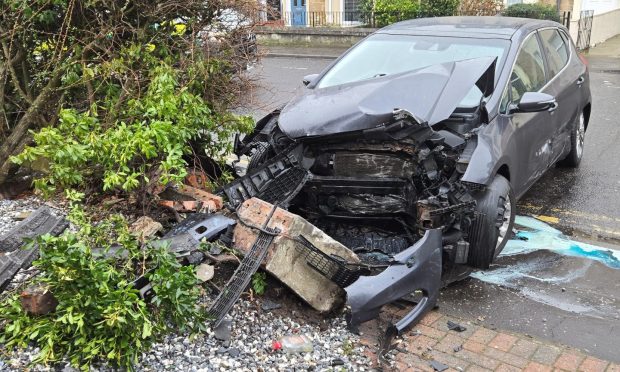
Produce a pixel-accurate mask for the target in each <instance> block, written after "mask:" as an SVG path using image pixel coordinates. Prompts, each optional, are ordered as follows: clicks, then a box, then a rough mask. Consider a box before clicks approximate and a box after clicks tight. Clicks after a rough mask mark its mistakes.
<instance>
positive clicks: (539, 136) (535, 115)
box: [502, 32, 555, 195]
mask: <svg viewBox="0 0 620 372" xmlns="http://www.w3.org/2000/svg"><path fill="white" fill-rule="evenodd" d="M546 83H547V76H546V72H545V62H544V57H543V54H542V48H541V46H540V42H539V39H538V35H537V32H532V33H531V34H530V35H529V36H528V37H527V38H526V39H525V40H524V41H523V42H522V44H521V46H520V49H519V52H518V54H517V57H516V59H515V63H514V65H513V68H512V71H511V75H510V81H509V83H508V86H507V87H506V90H505V91H504V97H503V99H502V111H503V112H504V114H505V115H506V116H507V117H508V119H509V120H510V125H511V126H512V127H513V133H514V136H515V144H516V148H517V157H518V158H517V159H513V164H514V167H516V173H517V174H516V177H514V179H512V180H511V181H512V184H513V187H514V189H515V192H516V194H517V195H520V194H522V193H523V192H525V190H527V189H528V188H529V187H530V186H531V185H532V184H533V183H534V181H536V179H537V178H538V177H540V175H541V174H542V173H543V172H544V171H545V170H546V169H547V165H548V164H549V162H550V161H551V137H552V135H553V133H554V131H555V129H554V125H553V124H552V123H551V121H553V112H549V111H542V112H515V113H511V108H513V107H515V106H516V105H517V104H518V103H519V100H520V99H521V97H523V95H524V94H525V93H526V92H540V91H542V90H543V88H544V87H545V84H546Z"/></svg>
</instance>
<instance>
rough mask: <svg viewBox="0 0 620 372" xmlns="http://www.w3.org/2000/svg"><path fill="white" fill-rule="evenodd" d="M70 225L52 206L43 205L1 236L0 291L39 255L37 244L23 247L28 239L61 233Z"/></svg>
mask: <svg viewBox="0 0 620 372" xmlns="http://www.w3.org/2000/svg"><path fill="white" fill-rule="evenodd" d="M68 225H69V223H68V222H67V221H66V220H65V219H64V217H62V216H57V215H56V214H54V213H53V211H52V209H51V208H49V207H41V208H39V209H37V210H36V211H34V212H32V213H31V214H30V215H29V216H28V217H27V218H26V219H25V220H23V221H21V222H20V223H19V224H17V226H15V227H14V228H13V229H11V230H10V231H9V232H8V233H6V234H5V235H3V236H2V237H0V292H2V291H3V290H4V289H5V287H6V286H7V285H8V284H9V283H10V281H11V279H13V277H14V276H15V274H17V272H18V271H19V270H20V269H22V268H27V267H29V266H30V264H31V263H32V261H34V260H35V259H36V258H37V257H38V255H39V249H38V247H37V245H36V244H35V245H33V246H32V247H30V248H28V249H21V248H22V247H24V246H25V245H26V244H27V241H28V239H33V238H36V237H38V236H40V235H44V234H51V235H59V234H60V233H62V232H63V231H64V230H65V229H66V228H67V226H68Z"/></svg>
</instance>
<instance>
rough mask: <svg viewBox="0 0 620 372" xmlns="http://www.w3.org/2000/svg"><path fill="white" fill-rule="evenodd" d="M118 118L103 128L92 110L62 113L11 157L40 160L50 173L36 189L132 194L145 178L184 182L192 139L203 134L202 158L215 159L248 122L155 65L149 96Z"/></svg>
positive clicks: (20, 160) (145, 182)
mask: <svg viewBox="0 0 620 372" xmlns="http://www.w3.org/2000/svg"><path fill="white" fill-rule="evenodd" d="M104 103H107V102H104ZM114 104H115V102H112V103H111V105H114ZM117 115H118V119H117V120H116V121H115V122H114V123H111V124H106V123H102V122H101V121H100V120H99V117H98V115H97V110H89V111H85V112H78V111H77V110H75V109H63V110H61V112H60V114H59V124H58V125H57V126H53V127H52V126H50V127H46V128H43V129H41V130H40V131H39V132H33V137H34V143H35V145H34V146H32V147H26V148H25V150H24V151H23V152H22V153H21V154H19V155H18V156H16V157H14V158H13V159H14V161H15V162H17V163H19V164H22V163H24V162H35V161H38V160H39V159H44V161H45V162H46V163H47V167H48V170H47V172H46V173H45V174H44V175H43V176H42V177H40V178H38V179H37V180H36V181H35V186H36V187H37V188H38V189H40V190H42V191H45V192H47V193H50V192H53V191H55V190H56V189H57V188H61V189H65V188H69V187H78V186H80V187H82V188H85V186H92V185H100V187H101V190H103V191H108V190H114V189H121V190H124V191H133V190H137V189H141V188H144V187H146V186H147V185H148V184H149V182H150V178H151V177H156V178H157V181H158V183H160V184H164V185H165V184H167V183H168V182H176V181H180V180H182V179H183V178H184V177H185V176H186V170H185V167H186V166H187V164H186V162H185V161H184V160H183V155H186V154H189V153H191V147H190V141H191V140H194V139H196V138H197V137H201V140H202V142H203V143H204V144H206V145H207V146H206V149H207V150H208V153H207V155H209V156H211V157H213V158H215V159H221V158H222V157H223V156H225V155H226V154H228V153H229V152H230V151H231V150H232V148H231V142H230V140H229V139H230V138H232V134H233V133H235V132H237V131H241V132H247V131H248V130H250V129H251V128H252V125H253V124H252V122H251V120H250V119H249V118H246V117H236V116H234V115H232V114H230V115H227V117H222V116H221V115H216V114H214V113H213V112H212V110H211V109H210V107H209V105H208V104H207V103H206V102H205V101H204V100H203V99H202V98H200V97H199V96H196V95H195V94H192V93H191V92H190V90H189V89H187V88H186V87H185V86H181V85H180V84H179V82H178V80H177V76H176V73H175V70H174V69H173V68H171V67H170V66H168V65H167V64H165V63H159V64H158V65H157V66H156V67H154V68H153V70H152V76H151V82H150V84H149V86H148V89H147V91H146V92H145V93H144V94H143V95H142V96H141V97H138V98H136V99H132V100H130V101H129V102H128V104H127V105H126V106H125V107H124V109H123V110H122V112H120V113H118V114H117ZM223 120H227V121H228V124H227V125H222V123H221V121H223ZM95 187H96V186H95ZM91 189H92V188H91Z"/></svg>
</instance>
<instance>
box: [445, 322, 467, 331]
mask: <svg viewBox="0 0 620 372" xmlns="http://www.w3.org/2000/svg"><path fill="white" fill-rule="evenodd" d="M448 329H449V330H451V331H457V332H463V331H466V330H467V328H465V327H463V326H462V325H460V324H458V323H454V322H453V321H451V320H448Z"/></svg>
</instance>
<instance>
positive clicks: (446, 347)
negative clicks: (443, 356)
mask: <svg viewBox="0 0 620 372" xmlns="http://www.w3.org/2000/svg"><path fill="white" fill-rule="evenodd" d="M464 343H465V340H464V339H462V338H460V337H459V336H457V335H455V334H451V333H449V334H447V335H446V337H444V338H442V339H441V341H440V342H439V343H438V344H437V345H435V349H437V350H439V351H443V352H444V353H452V352H454V348H455V347H458V346H461V345H463V344H464Z"/></svg>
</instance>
